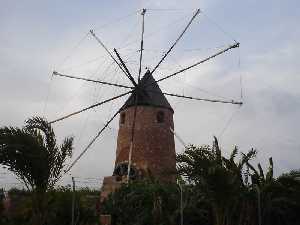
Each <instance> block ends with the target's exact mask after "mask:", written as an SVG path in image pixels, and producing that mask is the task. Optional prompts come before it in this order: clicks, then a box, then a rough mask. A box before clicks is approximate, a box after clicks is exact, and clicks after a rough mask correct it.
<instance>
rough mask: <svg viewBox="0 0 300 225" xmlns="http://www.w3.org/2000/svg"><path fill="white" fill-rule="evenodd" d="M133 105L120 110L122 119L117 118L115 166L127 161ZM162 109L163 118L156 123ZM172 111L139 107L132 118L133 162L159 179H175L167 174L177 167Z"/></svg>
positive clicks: (138, 167)
mask: <svg viewBox="0 0 300 225" xmlns="http://www.w3.org/2000/svg"><path fill="white" fill-rule="evenodd" d="M134 110H135V107H129V108H127V109H125V110H124V111H122V112H121V115H122V114H125V121H124V123H123V124H122V123H121V120H120V121H119V133H118V140H117V151H116V161H115V165H117V164H119V163H121V162H128V157H129V148H130V140H131V131H132V126H133V117H134ZM159 112H163V114H164V121H163V122H162V123H158V121H157V114H158V113H159ZM170 127H171V128H172V129H174V123H173V112H172V111H171V110H170V109H166V108H159V107H152V106H138V107H137V114H136V120H135V132H134V141H133V150H132V164H133V165H134V166H135V167H136V168H137V169H140V170H142V171H144V172H145V173H148V172H150V173H151V175H152V176H154V177H155V178H157V179H158V180H162V181H174V180H175V176H174V175H170V173H172V172H173V173H174V171H175V170H176V160H175V143H174V135H173V134H172V132H171V131H170Z"/></svg>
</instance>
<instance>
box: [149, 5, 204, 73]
mask: <svg viewBox="0 0 300 225" xmlns="http://www.w3.org/2000/svg"><path fill="white" fill-rule="evenodd" d="M199 13H200V9H197V10H196V12H195V13H194V15H193V17H192V18H191V19H190V21H189V23H188V24H187V25H186V27H185V28H184V30H183V31H182V32H181V34H180V35H179V37H178V38H177V39H176V40H175V42H174V43H173V45H172V46H171V47H170V48H169V50H168V51H167V52H166V53H165V54H164V56H163V57H162V58H161V60H160V61H159V62H158V64H157V65H156V66H155V67H154V69H153V70H152V71H151V74H152V73H154V71H155V70H156V69H157V68H158V67H159V65H160V64H161V63H162V62H163V61H164V59H165V58H166V57H167V56H168V54H169V53H170V52H171V51H172V49H173V48H174V47H175V45H176V44H177V43H178V41H179V40H180V39H181V38H182V36H183V34H184V33H185V32H186V31H187V29H188V28H189V26H190V25H191V24H192V22H193V20H194V19H195V18H196V16H197V15H198V14H199Z"/></svg>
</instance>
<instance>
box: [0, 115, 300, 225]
mask: <svg viewBox="0 0 300 225" xmlns="http://www.w3.org/2000/svg"><path fill="white" fill-rule="evenodd" d="M72 145H73V138H72V137H69V138H65V139H64V141H63V143H62V144H61V145H60V146H58V145H57V143H56V138H55V134H54V132H53V129H52V128H51V126H50V125H49V124H48V122H47V121H46V120H44V119H42V118H39V117H34V118H32V119H29V120H27V121H26V124H25V126H24V127H23V128H21V129H20V128H14V127H2V128H0V164H1V165H4V166H6V167H7V168H8V169H9V170H10V171H12V172H13V173H14V174H16V175H17V176H18V177H19V178H20V180H22V181H23V182H24V184H25V185H26V187H27V190H16V189H12V190H10V191H9V196H10V201H11V204H10V209H9V210H8V211H5V210H4V205H3V194H2V192H1V193H0V216H1V217H0V224H5V225H17V224H18V225H19V224H22V225H32V224H33V225H53V224H60V225H69V224H70V221H71V215H72V213H71V212H72V211H71V209H72V207H71V206H72V198H73V192H72V191H71V190H70V188H68V187H60V188H56V189H54V185H55V184H56V182H57V181H58V180H59V179H60V177H61V174H62V171H63V169H64V166H65V165H64V162H65V160H66V159H67V158H68V157H70V156H71V153H72ZM256 154H257V152H256V150H254V149H251V150H249V151H248V152H247V153H242V152H239V150H238V148H237V147H235V148H234V149H233V150H232V152H231V155H230V156H229V157H225V156H224V155H223V154H222V151H221V148H220V147H219V144H218V141H217V139H216V138H214V143H213V146H194V145H190V146H188V147H187V148H186V149H185V151H184V152H183V153H182V154H179V155H177V173H178V174H177V178H178V184H174V183H173V184H166V183H164V184H163V183H159V182H158V181H156V180H155V179H154V178H153V177H149V178H148V179H144V180H139V181H132V182H130V183H129V184H124V185H123V186H122V187H121V188H120V189H118V190H117V191H116V192H114V193H112V194H111V195H110V196H109V197H108V198H107V199H106V200H105V201H104V202H103V203H102V204H101V206H100V208H99V209H98V210H96V205H98V203H99V202H98V201H99V197H100V193H99V192H98V191H91V190H77V191H76V192H75V223H76V224H77V225H94V224H98V223H99V215H100V214H110V215H111V216H112V224H113V225H125V224H126V225H178V224H180V220H181V215H182V214H181V209H183V217H184V224H185V225H195V224H202V225H236V224H239V225H257V224H258V225H297V224H299V221H300V216H299V214H298V212H299V211H300V179H299V178H300V171H291V172H289V173H286V174H282V175H281V176H279V177H277V178H275V177H274V175H273V174H274V173H273V160H272V158H270V159H269V166H268V168H267V169H266V170H263V168H262V166H261V165H260V164H258V165H257V167H256V166H254V165H253V163H252V162H253V159H254V158H255V157H256ZM179 184H180V185H179ZM181 190H182V191H181ZM181 195H182V201H181ZM181 207H182V208H181Z"/></svg>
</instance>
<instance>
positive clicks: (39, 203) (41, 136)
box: [0, 117, 73, 225]
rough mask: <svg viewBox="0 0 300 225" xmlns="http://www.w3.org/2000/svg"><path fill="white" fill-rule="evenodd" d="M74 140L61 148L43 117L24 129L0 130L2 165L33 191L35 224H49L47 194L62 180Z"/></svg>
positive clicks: (70, 139) (29, 121) (33, 119)
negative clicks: (47, 222)
mask: <svg viewBox="0 0 300 225" xmlns="http://www.w3.org/2000/svg"><path fill="white" fill-rule="evenodd" d="M72 146H73V138H72V137H69V138H65V139H64V141H63V143H62V144H61V145H60V146H58V144H57V143H56V137H55V134H54V131H53V129H52V127H51V125H50V124H49V123H48V122H47V121H46V120H45V119H43V118H40V117H33V118H31V119H28V120H27V121H26V123H25V126H24V127H23V128H18V127H2V128H0V164H2V165H4V166H6V167H7V168H8V170H10V171H12V172H13V173H14V174H15V175H16V176H17V177H18V178H19V179H20V180H22V181H23V183H24V184H25V185H26V187H27V188H28V190H30V191H31V195H30V196H31V200H32V214H33V217H32V224H33V225H41V224H44V223H45V221H46V217H47V213H48V212H49V211H48V210H47V204H48V200H47V195H46V192H47V191H49V190H51V189H52V188H53V187H54V185H55V184H56V182H57V181H58V180H59V178H60V177H61V173H62V170H63V168H64V162H65V160H66V159H67V158H68V157H70V156H71V154H72V149H73V147H72Z"/></svg>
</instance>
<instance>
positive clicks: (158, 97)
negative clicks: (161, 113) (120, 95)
mask: <svg viewBox="0 0 300 225" xmlns="http://www.w3.org/2000/svg"><path fill="white" fill-rule="evenodd" d="M136 96H137V105H139V106H140V105H143V106H153V107H161V108H167V109H170V110H171V111H173V109H172V107H171V105H170V103H169V102H168V100H167V98H166V97H165V96H164V94H163V93H162V91H161V89H160V88H159V86H158V84H157V83H156V81H155V79H154V78H153V76H152V74H151V73H150V71H147V72H146V73H145V75H144V76H143V78H142V79H141V81H140V83H139V84H138V88H137V89H136V90H135V91H134V92H133V93H132V94H131V95H130V97H129V98H128V99H127V101H126V102H125V104H124V105H123V107H122V110H123V109H126V108H129V107H131V106H134V105H135V101H136V100H135V97H136Z"/></svg>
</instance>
